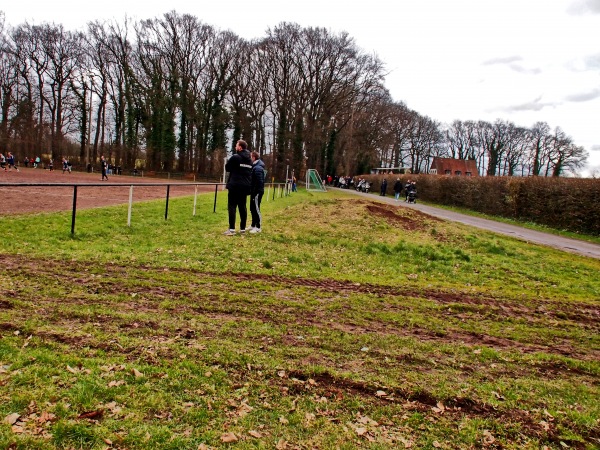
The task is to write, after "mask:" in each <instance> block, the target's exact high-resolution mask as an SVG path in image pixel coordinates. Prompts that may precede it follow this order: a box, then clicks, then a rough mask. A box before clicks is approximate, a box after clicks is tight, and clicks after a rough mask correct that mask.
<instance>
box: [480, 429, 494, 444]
mask: <svg viewBox="0 0 600 450" xmlns="http://www.w3.org/2000/svg"><path fill="white" fill-rule="evenodd" d="M494 441H496V438H495V437H494V436H493V435H492V433H490V431H489V430H483V443H484V444H493V443H494Z"/></svg>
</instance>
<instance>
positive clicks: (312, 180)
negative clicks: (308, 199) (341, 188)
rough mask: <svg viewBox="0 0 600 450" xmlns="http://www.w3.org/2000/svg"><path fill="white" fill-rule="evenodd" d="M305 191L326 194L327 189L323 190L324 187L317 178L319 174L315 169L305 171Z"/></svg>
mask: <svg viewBox="0 0 600 450" xmlns="http://www.w3.org/2000/svg"><path fill="white" fill-rule="evenodd" d="M306 190H307V191H317V192H327V189H325V185H324V184H323V181H322V180H321V177H320V176H319V172H317V171H316V170H315V169H308V170H307V171H306Z"/></svg>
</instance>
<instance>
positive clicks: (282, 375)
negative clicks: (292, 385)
mask: <svg viewBox="0 0 600 450" xmlns="http://www.w3.org/2000/svg"><path fill="white" fill-rule="evenodd" d="M277 376H279V378H285V370H280V371H279V372H277Z"/></svg>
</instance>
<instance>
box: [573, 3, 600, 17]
mask: <svg viewBox="0 0 600 450" xmlns="http://www.w3.org/2000/svg"><path fill="white" fill-rule="evenodd" d="M567 11H568V12H569V13H570V14H575V15H581V14H588V13H589V14H600V0H576V1H574V2H573V3H571V5H569V8H568V9H567Z"/></svg>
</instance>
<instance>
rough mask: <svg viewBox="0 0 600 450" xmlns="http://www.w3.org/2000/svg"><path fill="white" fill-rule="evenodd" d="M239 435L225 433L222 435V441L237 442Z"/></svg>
mask: <svg viewBox="0 0 600 450" xmlns="http://www.w3.org/2000/svg"><path fill="white" fill-rule="evenodd" d="M237 440H238V437H237V436H236V435H235V434H234V433H223V434H222V435H221V442H224V443H229V442H237Z"/></svg>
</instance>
